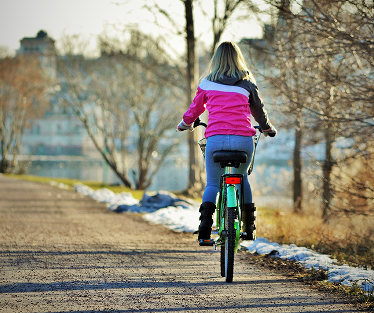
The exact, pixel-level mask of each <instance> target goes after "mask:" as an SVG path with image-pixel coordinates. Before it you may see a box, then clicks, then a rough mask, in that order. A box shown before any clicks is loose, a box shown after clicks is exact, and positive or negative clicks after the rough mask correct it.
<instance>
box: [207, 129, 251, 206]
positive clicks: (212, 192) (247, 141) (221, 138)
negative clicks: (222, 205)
mask: <svg viewBox="0 0 374 313" xmlns="http://www.w3.org/2000/svg"><path fill="white" fill-rule="evenodd" d="M253 149H254V144H253V137H246V136H236V135H215V136H211V137H208V138H207V143H206V149H205V165H206V176H207V181H206V187H205V190H204V194H203V202H206V201H209V202H213V203H216V198H217V194H218V192H219V183H220V177H221V175H223V174H224V173H225V169H224V168H221V167H220V165H219V163H215V162H214V161H213V153H214V152H215V151H217V150H239V151H245V152H246V153H247V155H248V161H247V163H243V164H240V167H239V168H233V173H235V174H243V176H244V182H243V186H244V203H252V190H251V186H250V185H249V181H248V174H247V171H248V168H249V164H250V162H251V159H252V154H253Z"/></svg>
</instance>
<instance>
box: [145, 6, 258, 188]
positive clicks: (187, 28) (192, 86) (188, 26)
mask: <svg viewBox="0 0 374 313" xmlns="http://www.w3.org/2000/svg"><path fill="white" fill-rule="evenodd" d="M180 2H181V3H182V4H183V7H184V17H185V25H184V31H183V28H182V27H181V25H180V23H178V22H177V21H176V19H175V18H174V17H173V16H172V14H171V13H170V12H168V11H167V10H166V9H164V8H163V7H161V6H160V5H159V4H158V3H157V1H153V3H152V4H151V5H149V4H148V2H147V4H146V5H145V8H146V9H148V10H149V11H150V12H152V13H154V16H155V24H156V25H158V26H160V25H159V23H158V19H157V17H158V16H162V17H165V18H166V20H167V21H168V22H169V24H170V25H171V27H172V29H173V30H174V35H177V36H184V37H185V42H186V54H185V58H184V63H185V64H186V67H185V71H184V73H185V77H186V78H185V79H186V88H184V92H185V95H186V96H185V98H186V107H189V105H190V104H191V102H192V100H193V97H194V94H195V92H196V86H197V82H198V78H199V68H198V55H197V53H196V41H197V38H196V32H195V28H194V7H197V6H198V7H199V9H200V10H202V13H203V14H204V15H205V16H209V18H210V19H211V22H212V39H213V43H212V46H211V49H210V51H211V54H213V52H214V50H215V48H216V47H217V45H218V43H219V41H220V39H221V36H222V34H223V33H224V31H225V30H226V28H227V25H228V23H229V21H230V19H232V16H233V14H234V12H235V11H236V10H237V8H238V7H239V5H240V4H242V3H243V4H244V3H246V4H247V6H246V7H245V8H246V12H248V11H247V8H248V7H251V8H252V9H253V5H252V2H251V1H249V0H222V1H220V0H213V2H212V4H213V6H212V8H213V12H206V11H204V10H203V6H202V5H201V4H202V3H201V1H197V0H180ZM181 73H182V71H181ZM199 139H200V138H199V135H198V133H197V132H196V131H194V132H192V133H189V134H188V145H189V169H190V172H189V185H188V190H187V192H188V193H189V194H190V195H198V194H199V193H200V192H201V190H202V186H203V182H202V175H201V166H200V165H199V161H198V160H199V159H200V158H199V154H200V151H199V149H198V147H197V142H198V140H199Z"/></svg>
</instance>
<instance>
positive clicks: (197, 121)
mask: <svg viewBox="0 0 374 313" xmlns="http://www.w3.org/2000/svg"><path fill="white" fill-rule="evenodd" d="M199 125H200V117H198V118H197V119H196V120H195V122H193V128H196V127H197V126H199Z"/></svg>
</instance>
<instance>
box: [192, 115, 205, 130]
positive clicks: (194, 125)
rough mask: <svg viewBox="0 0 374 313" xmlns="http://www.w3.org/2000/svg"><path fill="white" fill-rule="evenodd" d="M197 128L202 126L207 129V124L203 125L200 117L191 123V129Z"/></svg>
mask: <svg viewBox="0 0 374 313" xmlns="http://www.w3.org/2000/svg"><path fill="white" fill-rule="evenodd" d="M197 126H204V127H205V128H206V127H207V124H205V123H204V122H202V121H201V120H200V117H198V118H197V119H196V120H195V122H194V123H193V128H196V127H197Z"/></svg>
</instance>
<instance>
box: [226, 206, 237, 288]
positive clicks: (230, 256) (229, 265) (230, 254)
mask: <svg viewBox="0 0 374 313" xmlns="http://www.w3.org/2000/svg"><path fill="white" fill-rule="evenodd" d="M234 223H235V208H226V212H225V230H226V231H227V232H226V237H225V245H224V249H223V250H224V255H225V278H226V282H227V283H231V282H232V278H233V276H234V253H235V237H236V231H235V226H234Z"/></svg>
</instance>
